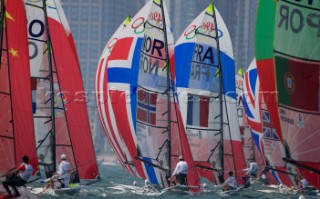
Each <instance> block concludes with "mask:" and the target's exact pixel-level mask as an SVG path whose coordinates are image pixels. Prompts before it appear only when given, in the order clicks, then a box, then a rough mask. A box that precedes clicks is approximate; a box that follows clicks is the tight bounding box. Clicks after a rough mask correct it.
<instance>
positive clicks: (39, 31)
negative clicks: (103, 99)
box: [25, 0, 98, 179]
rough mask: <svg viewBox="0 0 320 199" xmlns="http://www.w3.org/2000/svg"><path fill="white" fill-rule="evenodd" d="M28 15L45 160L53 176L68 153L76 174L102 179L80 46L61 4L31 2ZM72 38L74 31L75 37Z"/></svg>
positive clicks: (36, 107)
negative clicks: (71, 34)
mask: <svg viewBox="0 0 320 199" xmlns="http://www.w3.org/2000/svg"><path fill="white" fill-rule="evenodd" d="M25 4H26V8H27V14H28V19H29V20H28V33H29V49H30V61H31V71H32V72H31V81H32V85H33V86H32V89H33V99H34V103H33V106H34V122H35V125H36V126H35V127H36V128H35V129H36V138H37V141H38V146H37V148H38V154H39V161H40V163H41V164H42V165H43V166H44V169H45V171H46V174H47V177H49V176H50V173H52V172H53V171H55V170H56V166H57V163H58V162H59V161H60V155H61V154H63V153H65V154H66V155H67V157H68V161H70V163H71V165H72V169H71V172H72V173H74V174H77V175H78V176H79V177H80V179H96V177H97V176H98V167H97V164H96V159H95V153H94V148H93V143H92V138H91V133H90V126H89V120H88V115H87V108H86V99H85V95H84V89H83V84H82V78H81V72H80V66H79V61H78V59H77V54H76V51H75V48H74V42H70V40H68V33H67V27H68V26H66V25H65V21H64V20H62V19H65V17H64V15H62V16H60V14H62V13H63V10H62V7H61V5H60V1H51V0H49V1H37V2H34V1H28V0H26V1H25ZM69 35H70V33H69Z"/></svg>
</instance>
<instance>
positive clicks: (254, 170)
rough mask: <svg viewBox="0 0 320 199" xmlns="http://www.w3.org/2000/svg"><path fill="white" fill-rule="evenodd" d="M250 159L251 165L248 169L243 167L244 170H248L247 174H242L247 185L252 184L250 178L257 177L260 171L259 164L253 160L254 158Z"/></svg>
mask: <svg viewBox="0 0 320 199" xmlns="http://www.w3.org/2000/svg"><path fill="white" fill-rule="evenodd" d="M248 160H249V161H250V163H249V167H248V168H246V169H243V171H246V175H245V176H242V180H243V182H244V185H245V187H248V186H250V181H248V178H250V177H251V178H257V175H258V171H259V165H258V164H257V163H256V162H254V161H253V159H248Z"/></svg>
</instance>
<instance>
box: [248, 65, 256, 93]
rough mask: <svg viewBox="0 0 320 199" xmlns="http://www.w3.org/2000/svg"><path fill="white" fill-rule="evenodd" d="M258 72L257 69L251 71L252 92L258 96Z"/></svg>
mask: <svg viewBox="0 0 320 199" xmlns="http://www.w3.org/2000/svg"><path fill="white" fill-rule="evenodd" d="M257 76H258V70H257V68H255V69H252V70H250V71H249V82H250V87H251V92H252V93H253V95H254V96H256V93H255V92H256V82H257Z"/></svg>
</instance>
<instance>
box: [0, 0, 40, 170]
mask: <svg viewBox="0 0 320 199" xmlns="http://www.w3.org/2000/svg"><path fill="white" fill-rule="evenodd" d="M26 30H27V24H26V12H25V8H24V4H23V1H21V0H18V1H17V0H7V1H1V31H0V35H1V66H0V154H1V158H0V173H1V174H3V173H6V172H7V171H8V170H10V169H13V168H16V166H18V164H19V163H21V159H22V157H23V156H25V155H28V156H29V158H30V164H31V165H32V166H33V168H34V170H35V171H37V170H38V159H37V153H36V146H35V138H34V137H35V136H34V130H33V119H32V106H31V105H32V101H31V92H30V91H31V85H30V68H29V59H28V40H27V32H26Z"/></svg>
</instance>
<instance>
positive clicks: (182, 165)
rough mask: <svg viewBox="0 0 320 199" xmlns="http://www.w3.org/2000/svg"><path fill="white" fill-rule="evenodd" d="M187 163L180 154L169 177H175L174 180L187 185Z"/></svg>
mask: <svg viewBox="0 0 320 199" xmlns="http://www.w3.org/2000/svg"><path fill="white" fill-rule="evenodd" d="M187 174H188V164H187V163H186V162H185V161H184V158H183V156H182V155H180V156H179V162H178V163H177V165H176V168H175V170H174V172H173V173H172V176H171V178H173V177H175V179H176V182H177V183H178V184H181V185H187Z"/></svg>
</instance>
